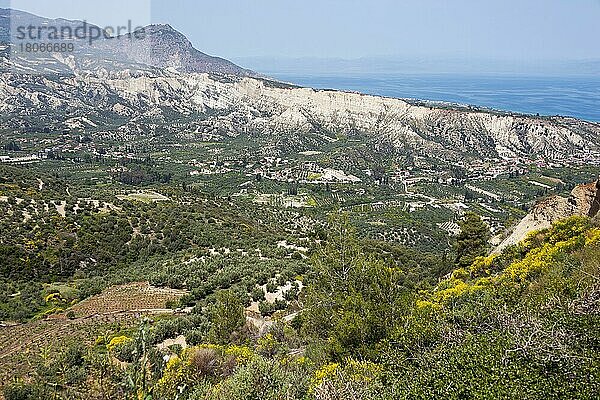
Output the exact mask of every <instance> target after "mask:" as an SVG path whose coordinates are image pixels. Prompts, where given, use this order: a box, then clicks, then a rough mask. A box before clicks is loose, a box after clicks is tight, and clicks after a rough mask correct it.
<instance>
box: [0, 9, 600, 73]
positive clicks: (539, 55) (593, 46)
mask: <svg viewBox="0 0 600 400" xmlns="http://www.w3.org/2000/svg"><path fill="white" fill-rule="evenodd" d="M7 2H10V3H11V6H12V7H13V8H18V9H22V10H26V11H30V12H33V13H35V14H38V15H42V16H46V17H63V18H69V19H86V20H88V21H90V22H93V23H95V24H97V25H101V26H114V25H116V24H123V23H126V22H127V20H128V19H131V20H133V21H134V23H137V24H146V23H147V22H149V20H151V21H152V22H155V23H169V24H171V25H172V26H173V27H175V28H176V29H178V30H180V31H181V32H183V33H184V34H185V35H186V36H188V38H190V40H191V41H192V42H193V44H194V45H195V47H196V48H198V49H199V50H201V51H204V52H206V53H208V54H213V55H219V56H222V57H225V58H229V59H234V60H235V59H244V58H251V57H259V58H260V57H262V58H280V59H283V58H325V59H327V58H339V59H359V58H368V57H397V58H398V57H399V58H429V59H444V58H448V59H449V58H454V59H457V58H458V59H460V58H464V59H485V60H500V61H516V62H532V63H536V62H537V63H541V62H545V61H546V60H555V61H557V60H558V61H570V60H598V59H600V43H599V41H598V39H599V38H600V23H599V21H600V0H502V1H501V0H498V1H491V0H447V1H444V0H363V1H358V0H97V1H82V0H51V1H47V0H12V1H10V0H0V5H4V6H6V4H7Z"/></svg>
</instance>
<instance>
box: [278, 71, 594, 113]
mask: <svg viewBox="0 0 600 400" xmlns="http://www.w3.org/2000/svg"><path fill="white" fill-rule="evenodd" d="M269 76H272V77H274V78H276V79H279V80H281V81H284V82H289V83H294V84H297V85H300V86H307V87H313V88H316V89H337V90H347V91H356V92H361V93H365V94H373V95H378V96H386V97H395V98H410V99H419V100H433V101H442V102H450V103H459V104H465V105H473V106H480V107H486V108H492V109H495V110H502V111H512V112H518V113H525V114H532V115H536V114H539V115H543V116H552V115H562V116H570V117H575V118H579V119H583V120H588V121H593V122H600V76H577V77H539V76H536V77H530V76H505V75H493V76H476V75H452V74H432V75H430V74H424V75H423V74H422V75H406V74H399V75H394V74H385V75H383V74H381V75H378V74H374V75H368V74H367V75H365V74H361V75H345V76H330V75H328V76H323V75H307V74H302V75H300V74H289V73H277V72H269Z"/></svg>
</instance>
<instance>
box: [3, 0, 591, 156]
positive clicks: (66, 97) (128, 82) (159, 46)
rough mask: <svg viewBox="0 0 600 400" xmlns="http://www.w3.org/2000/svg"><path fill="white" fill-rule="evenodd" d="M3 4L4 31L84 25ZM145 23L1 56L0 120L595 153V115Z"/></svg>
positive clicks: (272, 146)
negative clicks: (482, 98)
mask: <svg viewBox="0 0 600 400" xmlns="http://www.w3.org/2000/svg"><path fill="white" fill-rule="evenodd" d="M0 15H2V18H1V21H2V24H3V25H2V27H3V28H2V29H3V31H6V29H7V20H8V18H7V16H10V18H12V19H13V22H14V21H15V19H16V20H17V21H18V23H19V24H21V25H23V24H28V23H30V22H31V23H33V24H45V25H47V26H51V25H53V24H54V25H57V24H66V25H69V26H78V24H81V22H77V21H65V20H49V19H44V18H41V17H37V16H33V15H31V14H27V13H22V12H15V11H11V12H10V13H9V12H8V11H7V10H2V13H1V14H0ZM144 33H145V35H146V37H145V40H142V41H137V40H129V39H131V38H130V37H118V38H110V39H102V40H96V41H94V42H93V44H92V45H91V46H81V48H80V46H75V47H76V51H74V52H73V53H72V54H63V53H55V54H52V55H50V56H47V57H46V58H38V57H36V58H35V59H33V60H32V59H30V58H28V57H21V56H19V57H10V58H6V57H5V58H4V60H5V61H4V65H5V71H6V73H3V74H2V75H1V76H0V94H1V97H0V112H1V115H0V123H1V124H2V127H4V128H5V129H9V130H11V131H13V130H14V131H17V132H19V131H24V132H36V131H48V132H53V131H56V132H75V133H76V132H80V131H81V129H85V130H86V133H88V134H91V135H100V136H107V135H112V136H116V137H119V138H120V139H122V140H124V141H129V140H132V139H134V138H135V137H139V136H140V135H144V136H148V135H150V136H156V135H167V136H169V137H177V136H178V135H192V136H196V137H198V138H200V137H201V136H202V135H203V134H210V135H212V136H213V137H215V138H218V139H219V140H228V139H229V138H232V137H238V136H240V135H249V136H251V137H252V138H253V140H254V141H255V142H257V143H258V146H257V147H258V148H260V149H261V150H262V151H264V152H265V154H268V155H278V154H285V153H290V152H291V153H293V152H302V151H313V150H320V149H321V148H324V147H326V146H327V145H328V144H329V143H333V142H337V141H339V140H340V138H343V137H350V138H351V137H353V136H357V135H366V136H367V137H369V138H371V139H372V140H373V141H375V142H379V143H380V144H385V145H386V146H388V147H392V148H395V149H397V150H398V151H403V152H408V153H411V154H414V155H419V156H424V157H428V158H431V159H434V160H442V161H445V162H464V161H465V160H478V161H482V162H486V161H490V160H495V159H512V158H518V157H528V158H531V159H536V158H539V157H543V158H545V159H546V160H547V161H559V162H563V161H568V162H579V163H586V162H589V161H590V160H597V159H598V154H599V152H600V124H597V123H591V122H585V121H580V120H576V119H573V118H566V117H550V118H538V117H533V116H527V115H518V114H511V113H504V112H496V111H493V110H487V109H477V108H473V107H468V106H457V105H450V104H441V103H429V102H417V101H409V100H400V99H392V98H383V97H376V96H368V95H362V94H358V93H348V92H339V91H325V90H313V89H309V88H299V87H295V86H291V85H287V84H282V83H280V82H275V81H272V80H269V79H266V78H263V77H261V76H258V75H257V74H255V73H252V72H251V71H248V70H244V69H242V68H240V67H238V66H236V65H235V64H233V63H231V62H229V61H226V60H223V59H220V58H215V57H211V56H207V55H206V54H204V53H202V52H200V51H198V50H196V49H194V48H193V46H192V44H191V43H190V41H189V40H188V39H187V38H186V37H185V36H184V35H182V34H181V33H179V32H177V31H175V30H174V29H173V28H172V27H170V26H169V25H151V26H148V27H146V28H145V29H144ZM81 40H83V41H84V42H85V39H81ZM5 52H6V49H5ZM32 69H33V70H34V71H35V72H40V71H42V72H43V73H35V72H34V73H32V72H31V70H32ZM83 119H85V121H87V122H81V121H82V120H83Z"/></svg>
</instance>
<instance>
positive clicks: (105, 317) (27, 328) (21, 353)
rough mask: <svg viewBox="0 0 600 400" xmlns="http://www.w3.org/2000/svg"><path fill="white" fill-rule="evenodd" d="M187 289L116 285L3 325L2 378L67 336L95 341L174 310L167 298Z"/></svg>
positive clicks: (0, 330)
mask: <svg viewBox="0 0 600 400" xmlns="http://www.w3.org/2000/svg"><path fill="white" fill-rule="evenodd" d="M185 293H186V292H185V291H182V290H173V289H162V288H156V287H152V286H150V284H149V283H148V282H137V283H131V284H127V285H122V286H114V287H111V288H109V289H107V290H105V291H104V292H103V293H101V294H99V295H97V296H94V297H91V298H89V299H87V300H84V301H82V302H80V303H78V304H77V305H75V306H73V307H72V308H70V309H69V310H67V311H66V312H64V313H61V314H56V315H52V316H50V317H48V318H47V319H45V320H40V321H35V322H30V323H27V324H20V325H13V326H4V327H0V371H2V372H0V381H1V382H6V381H7V380H8V379H9V377H10V376H14V372H15V371H22V372H25V371H27V370H28V369H29V368H30V367H29V365H28V363H25V362H24V361H23V360H25V359H27V357H29V356H31V355H34V356H38V355H39V354H41V353H43V352H45V351H50V352H53V351H59V349H60V348H61V347H62V346H64V345H65V340H66V338H68V340H69V341H81V342H82V343H86V344H93V342H94V340H95V339H96V338H97V337H98V336H99V335H103V334H110V333H111V332H118V331H119V330H122V329H127V328H129V327H133V326H136V325H137V322H138V321H139V319H140V318H141V317H142V316H147V315H159V314H172V313H173V311H172V310H169V309H167V308H166V304H167V302H168V301H172V300H177V299H179V298H180V297H181V296H183V295H184V294H185ZM69 311H74V312H75V318H74V319H69V318H68V317H67V315H68V312H69Z"/></svg>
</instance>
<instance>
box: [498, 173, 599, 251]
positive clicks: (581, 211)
mask: <svg viewBox="0 0 600 400" xmlns="http://www.w3.org/2000/svg"><path fill="white" fill-rule="evenodd" d="M599 212H600V180H598V181H596V182H593V183H589V184H585V185H579V186H577V187H575V189H573V191H572V192H571V195H570V196H569V197H562V196H552V197H549V198H547V199H544V200H542V201H540V202H538V203H537V204H536V205H535V207H534V208H533V209H532V210H531V212H530V213H529V214H528V215H527V216H525V218H523V219H522V220H521V222H520V223H519V224H518V225H517V226H516V227H515V228H514V230H513V232H512V234H511V235H510V236H509V237H508V238H507V239H506V240H504V241H503V242H502V244H500V246H498V248H496V249H495V251H494V252H495V253H500V252H501V251H502V250H503V249H505V248H507V247H509V246H512V245H515V244H518V243H520V242H521V241H522V240H524V239H525V238H526V237H527V235H528V234H529V233H531V232H534V231H537V230H541V229H546V228H550V227H551V226H552V224H553V223H554V222H556V221H558V220H561V219H564V218H569V217H573V216H587V217H591V218H593V217H595V216H597V215H598V213H599Z"/></svg>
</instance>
